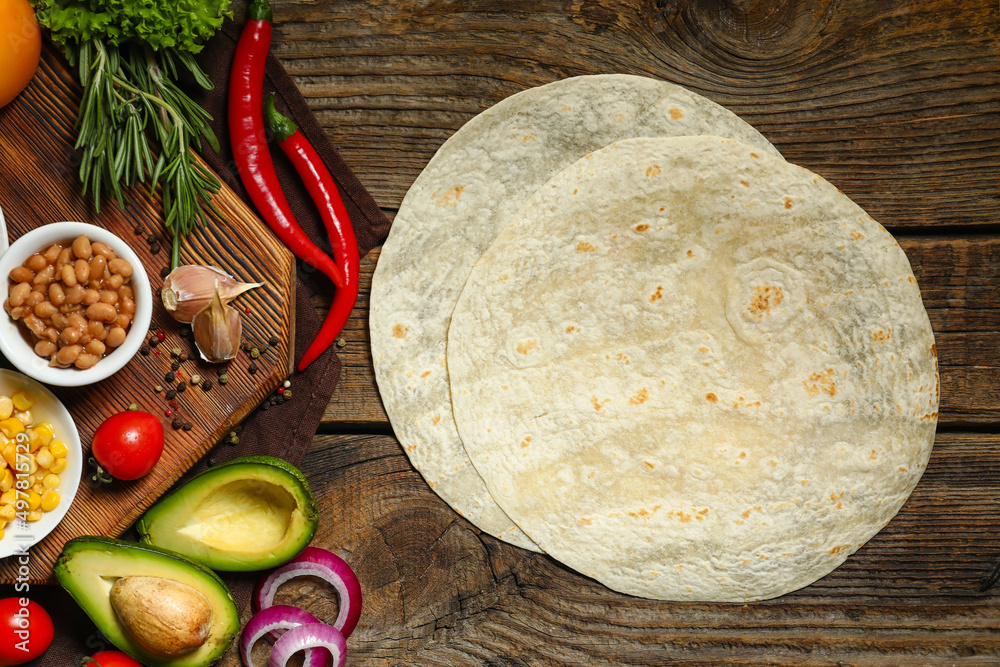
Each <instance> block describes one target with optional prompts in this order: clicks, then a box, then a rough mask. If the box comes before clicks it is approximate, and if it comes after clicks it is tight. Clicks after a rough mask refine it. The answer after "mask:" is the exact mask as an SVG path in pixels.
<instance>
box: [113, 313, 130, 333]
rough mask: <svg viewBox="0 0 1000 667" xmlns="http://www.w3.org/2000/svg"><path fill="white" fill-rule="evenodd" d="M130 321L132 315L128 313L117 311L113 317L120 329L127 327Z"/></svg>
mask: <svg viewBox="0 0 1000 667" xmlns="http://www.w3.org/2000/svg"><path fill="white" fill-rule="evenodd" d="M131 322H132V316H131V315H129V314H128V313H118V317H117V319H115V325H117V326H119V327H121V328H122V329H128V325H129V324H131Z"/></svg>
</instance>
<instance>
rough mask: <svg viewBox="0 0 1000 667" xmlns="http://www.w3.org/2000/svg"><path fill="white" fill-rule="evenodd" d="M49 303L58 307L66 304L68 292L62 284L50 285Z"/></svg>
mask: <svg viewBox="0 0 1000 667" xmlns="http://www.w3.org/2000/svg"><path fill="white" fill-rule="evenodd" d="M49 301H51V302H52V303H54V304H56V305H57V306H61V305H63V303H65V302H66V292H65V291H64V290H63V287H62V284H60V283H52V284H51V285H49Z"/></svg>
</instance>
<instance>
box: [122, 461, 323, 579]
mask: <svg viewBox="0 0 1000 667" xmlns="http://www.w3.org/2000/svg"><path fill="white" fill-rule="evenodd" d="M316 524H317V512H316V501H315V499H314V498H313V495H312V492H311V491H310V490H309V485H308V484H307V483H306V480H305V477H303V476H302V473H301V472H299V470H298V469H296V468H295V467H294V466H292V465H291V464H289V463H287V462H285V461H282V460H281V459H275V458H271V457H246V458H240V459H233V460H232V461H228V462H226V463H223V464H220V465H218V466H215V467H213V468H209V469H208V470H206V471H205V472H203V473H201V474H200V475H197V476H196V477H194V478H193V479H192V480H191V481H190V482H188V483H187V484H185V485H184V486H182V487H181V488H179V489H177V490H176V491H174V492H173V493H172V494H171V495H169V496H167V497H166V498H164V499H163V500H161V501H160V502H158V503H157V504H156V505H154V506H153V507H151V508H150V509H149V511H147V512H146V514H145V515H143V517H142V518H141V519H140V520H139V523H138V524H137V528H138V530H139V533H140V534H141V535H142V541H143V542H144V543H146V544H152V545H154V546H158V547H162V548H164V549H170V550H171V551H176V552H178V553H181V554H183V555H185V556H187V557H188V558H191V559H193V560H196V561H198V562H199V563H202V564H203V565H206V566H207V567H210V568H212V569H213V570H220V571H230V572H231V571H248V570H251V571H252V570H264V569H267V568H270V567H274V566H276V565H280V564H281V563H284V562H286V561H288V560H291V559H292V558H294V557H295V556H296V555H297V554H298V553H299V552H300V551H302V549H304V548H305V547H306V545H308V544H309V540H311V539H312V537H313V535H314V534H315V533H316Z"/></svg>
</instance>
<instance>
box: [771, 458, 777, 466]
mask: <svg viewBox="0 0 1000 667" xmlns="http://www.w3.org/2000/svg"><path fill="white" fill-rule="evenodd" d="M777 466H778V462H777V461H775V460H774V459H771V467H772V468H776V467H777Z"/></svg>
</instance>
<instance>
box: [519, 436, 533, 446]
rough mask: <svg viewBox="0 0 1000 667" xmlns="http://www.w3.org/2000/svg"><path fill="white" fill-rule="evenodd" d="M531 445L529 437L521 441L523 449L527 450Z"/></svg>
mask: <svg viewBox="0 0 1000 667" xmlns="http://www.w3.org/2000/svg"><path fill="white" fill-rule="evenodd" d="M530 444H531V436H530V435H529V436H527V437H525V439H524V440H522V441H521V449H527V447H528V445H530Z"/></svg>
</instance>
